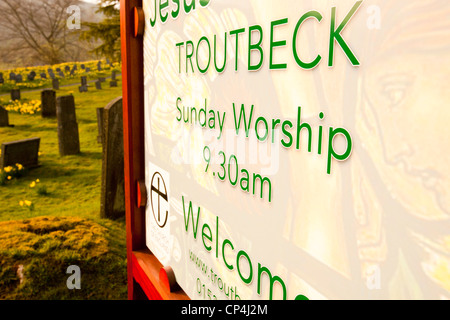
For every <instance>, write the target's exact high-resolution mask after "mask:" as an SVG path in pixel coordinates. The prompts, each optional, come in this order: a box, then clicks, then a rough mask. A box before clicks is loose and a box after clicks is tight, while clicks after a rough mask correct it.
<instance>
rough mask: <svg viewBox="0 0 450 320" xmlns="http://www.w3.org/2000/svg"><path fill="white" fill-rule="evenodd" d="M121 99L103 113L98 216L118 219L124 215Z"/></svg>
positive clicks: (110, 104)
mask: <svg viewBox="0 0 450 320" xmlns="http://www.w3.org/2000/svg"><path fill="white" fill-rule="evenodd" d="M122 118H123V117H122V98H117V99H115V100H113V101H112V102H111V103H109V104H108V105H107V106H106V107H105V108H104V111H103V157H102V187H101V199H100V216H101V217H102V218H112V219H115V218H119V217H122V216H123V215H124V214H125V192H124V160H123V159H124V154H123V121H122Z"/></svg>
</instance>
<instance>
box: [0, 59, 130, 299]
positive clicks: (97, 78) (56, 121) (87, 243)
mask: <svg viewBox="0 0 450 320" xmlns="http://www.w3.org/2000/svg"><path fill="white" fill-rule="evenodd" d="M82 64H83V65H82ZM101 64H102V67H99V65H98V61H89V62H86V63H76V64H75V63H66V64H62V65H57V66H43V67H36V68H27V69H26V68H17V69H14V70H4V71H0V72H1V73H3V75H2V79H3V81H1V80H0V82H2V83H0V144H1V145H2V149H1V152H2V154H1V155H0V159H1V161H2V163H1V167H2V168H0V170H1V171H0V206H1V208H0V239H1V240H2V241H0V243H2V247H0V286H1V287H2V288H6V290H1V292H0V299H125V298H126V292H127V288H126V244H125V219H124V216H123V215H122V216H120V215H118V216H117V217H115V218H114V219H111V218H109V219H108V218H105V215H104V214H103V215H102V214H101V202H102V201H101V196H102V171H103V170H102V162H103V159H102V158H103V145H102V141H103V140H107V139H105V138H103V139H102V134H101V133H100V131H99V118H98V115H97V114H98V110H97V109H103V108H105V107H106V106H108V105H109V104H110V103H111V102H112V101H114V100H117V98H119V97H120V96H121V95H122V91H121V90H122V89H121V77H120V74H119V73H120V70H121V66H120V64H117V63H115V64H112V63H111V64H108V63H107V62H105V61H102V63H101ZM75 65H77V67H76V68H74V66H75ZM74 69H75V70H74ZM49 70H53V71H52V72H53V73H52V72H50V75H49ZM57 70H59V71H57ZM86 70H87V71H86ZM11 73H14V74H15V75H16V76H17V75H20V76H21V77H19V78H21V79H19V81H17V80H15V79H16V78H14V79H10V77H9V76H10V74H11ZM44 73H45V76H44ZM40 74H42V76H40ZM52 74H53V75H54V77H53V76H52ZM63 74H64V75H63ZM33 75H34V76H33ZM111 77H113V78H114V77H115V78H116V79H115V80H112V79H111ZM55 79H57V80H58V82H59V83H58V84H59V85H58V86H57V87H55V85H54V81H55ZM97 83H100V85H101V87H100V86H99V85H98V84H97ZM14 89H20V97H19V96H14V97H13V95H15V94H17V93H14V92H13V91H12V90H14ZM13 98H16V99H17V100H13ZM44 101H45V105H47V103H49V104H50V105H51V107H43V106H42V103H43V102H44ZM2 121H3V122H2ZM74 141H75V142H74ZM18 159H22V160H23V162H26V161H28V163H20V162H21V161H20V160H18ZM114 181H116V180H114ZM103 189H104V188H103ZM70 264H77V265H80V266H83V267H84V270H90V272H89V274H87V275H86V278H84V279H89V281H83V284H84V285H85V287H84V288H85V289H86V290H67V288H66V283H65V280H66V278H67V277H66V275H65V269H64V270H63V269H62V268H64V266H67V265H70ZM83 267H82V268H83ZM55 270H61V272H59V273H55ZM100 270H102V271H101V272H100ZM58 275H59V276H58ZM61 275H62V277H61ZM58 277H59V278H58ZM89 288H91V290H89Z"/></svg>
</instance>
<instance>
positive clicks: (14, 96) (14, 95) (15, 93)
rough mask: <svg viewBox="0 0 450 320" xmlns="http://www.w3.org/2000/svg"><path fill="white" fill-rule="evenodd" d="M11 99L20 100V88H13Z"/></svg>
mask: <svg viewBox="0 0 450 320" xmlns="http://www.w3.org/2000/svg"><path fill="white" fill-rule="evenodd" d="M11 100H12V101H15V100H20V89H11Z"/></svg>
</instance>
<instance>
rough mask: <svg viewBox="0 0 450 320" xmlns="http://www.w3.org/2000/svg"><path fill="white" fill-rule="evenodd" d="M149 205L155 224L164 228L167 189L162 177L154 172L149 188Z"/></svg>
mask: <svg viewBox="0 0 450 320" xmlns="http://www.w3.org/2000/svg"><path fill="white" fill-rule="evenodd" d="M150 205H151V209H152V212H153V217H154V218H155V221H156V224H157V225H158V226H159V227H160V228H164V226H165V225H166V223H167V218H168V217H169V198H168V189H167V187H166V182H165V181H164V178H163V176H162V175H161V173H159V172H155V173H154V174H153V177H152V181H151V186H150Z"/></svg>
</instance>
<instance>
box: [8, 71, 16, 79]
mask: <svg viewBox="0 0 450 320" xmlns="http://www.w3.org/2000/svg"><path fill="white" fill-rule="evenodd" d="M9 80H11V81H14V80H16V74H15V73H14V72H11V73H10V74H9Z"/></svg>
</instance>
